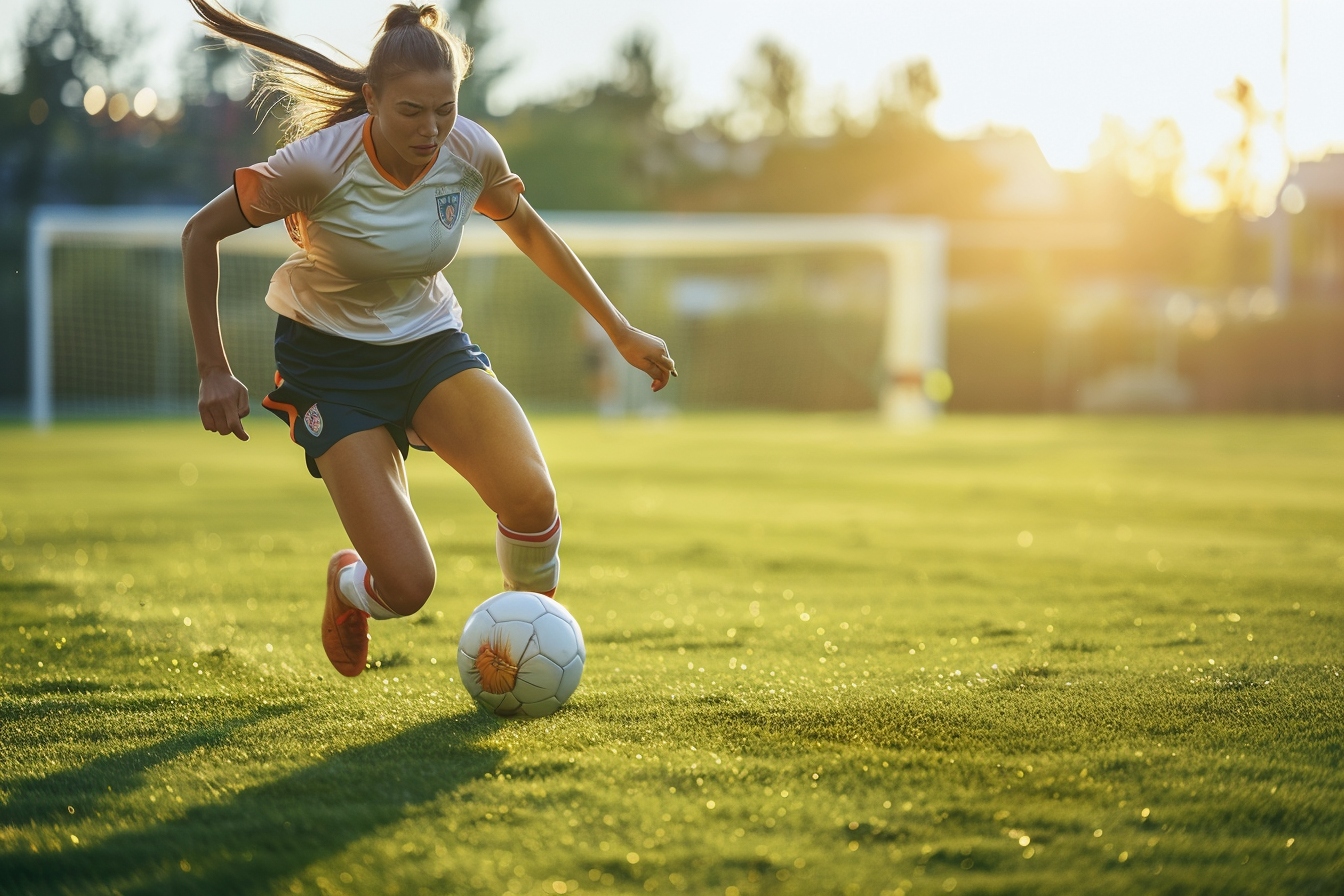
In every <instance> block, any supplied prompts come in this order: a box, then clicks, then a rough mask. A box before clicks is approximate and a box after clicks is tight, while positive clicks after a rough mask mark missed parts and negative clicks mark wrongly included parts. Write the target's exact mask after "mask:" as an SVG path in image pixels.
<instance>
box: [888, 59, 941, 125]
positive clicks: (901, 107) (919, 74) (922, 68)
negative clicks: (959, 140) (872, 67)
mask: <svg viewBox="0 0 1344 896" xmlns="http://www.w3.org/2000/svg"><path fill="white" fill-rule="evenodd" d="M941 95H942V94H941V91H940V88H939V87H938V77H937V76H936V75H935V74H934V72H933V64H932V63H931V62H929V60H927V59H914V60H911V61H910V62H907V63H906V64H905V65H904V66H902V67H901V68H899V69H897V70H896V71H895V72H893V73H892V77H891V79H890V81H889V82H888V85H887V89H886V90H885V91H884V92H883V94H882V98H881V103H882V108H883V109H884V110H886V111H887V112H890V113H895V114H898V115H908V116H910V117H911V118H913V119H915V120H916V121H918V122H920V123H922V124H923V125H924V126H926V127H928V126H930V124H929V111H930V110H931V109H932V107H933V104H934V103H935V102H937V101H938V97H939V96H941Z"/></svg>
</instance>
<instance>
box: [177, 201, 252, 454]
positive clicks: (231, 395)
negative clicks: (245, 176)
mask: <svg viewBox="0 0 1344 896" xmlns="http://www.w3.org/2000/svg"><path fill="white" fill-rule="evenodd" d="M251 226H252V225H251V224H249V223H248V221H247V219H246V218H244V217H243V212H242V209H241V208H239V206H238V200H237V198H236V197H235V195H234V192H233V187H229V188H228V189H227V190H225V191H224V192H223V193H220V194H219V195H218V196H216V197H215V198H214V199H212V200H210V202H209V204H208V205H206V206H205V208H203V209H201V210H200V211H198V212H197V213H196V214H194V215H192V216H191V220H190V221H188V222H187V226H186V229H184V230H183V231H182V271H183V275H184V276H185V278H186V287H187V314H188V316H189V317H190V318H191V338H192V341H193V342H194V343H195V345H196V370H197V371H198V372H199V373H200V376H201V391H200V398H199V400H198V402H197V409H198V410H199V411H200V413H201V423H202V425H204V426H205V428H206V429H208V430H210V431H211V432H217V433H219V434H220V435H222V436H224V435H228V434H229V433H233V434H234V435H235V436H237V437H238V438H239V439H241V440H243V441H244V442H246V441H247V439H248V435H247V430H245V429H243V423H242V418H243V417H246V416H247V415H248V411H249V408H248V404H247V387H246V386H244V385H243V384H242V383H241V382H239V380H238V379H237V377H235V376H234V375H233V371H232V370H231V369H230V368H229V359H228V356H227V355H225V353H224V339H223V337H222V336H221V335H220V332H219V242H220V240H222V239H224V238H225V237H227V236H232V235H233V234H235V233H241V232H243V231H244V230H247V229H248V228H250V227H251Z"/></svg>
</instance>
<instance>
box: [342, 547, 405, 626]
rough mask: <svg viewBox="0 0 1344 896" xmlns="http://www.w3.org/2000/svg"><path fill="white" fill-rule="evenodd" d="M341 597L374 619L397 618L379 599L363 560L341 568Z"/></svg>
mask: <svg viewBox="0 0 1344 896" xmlns="http://www.w3.org/2000/svg"><path fill="white" fill-rule="evenodd" d="M338 581H339V583H340V588H341V597H343V598H345V602H346V603H347V604H349V605H350V606H352V607H354V608H355V609H356V610H363V611H364V612H365V613H368V614H369V615H370V616H372V617H373V618H374V619H399V618H401V617H400V616H398V615H397V614H396V613H393V612H392V611H391V610H389V609H388V608H387V607H386V606H384V605H383V602H382V601H380V600H379V599H378V598H377V596H376V592H375V590H374V587H373V576H372V575H370V574H369V568H368V567H367V566H365V565H364V561H363V560H356V561H355V562H354V563H351V564H350V565H349V566H346V567H344V568H343V569H342V570H341V573H340V578H339V580H338Z"/></svg>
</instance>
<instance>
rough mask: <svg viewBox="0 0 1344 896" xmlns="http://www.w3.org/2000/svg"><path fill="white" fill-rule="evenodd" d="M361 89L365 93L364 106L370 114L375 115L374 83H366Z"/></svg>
mask: <svg viewBox="0 0 1344 896" xmlns="http://www.w3.org/2000/svg"><path fill="white" fill-rule="evenodd" d="M359 90H360V93H362V94H363V95H364V107H365V108H366V109H368V110H369V115H373V114H374V113H373V103H374V96H373V87H372V85H369V84H365V85H364V86H363V87H361V88H360V89H359Z"/></svg>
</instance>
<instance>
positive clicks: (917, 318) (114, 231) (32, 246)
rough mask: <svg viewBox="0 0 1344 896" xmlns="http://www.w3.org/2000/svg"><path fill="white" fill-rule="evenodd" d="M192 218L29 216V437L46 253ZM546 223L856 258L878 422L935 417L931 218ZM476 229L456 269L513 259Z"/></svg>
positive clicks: (47, 348) (938, 273)
mask: <svg viewBox="0 0 1344 896" xmlns="http://www.w3.org/2000/svg"><path fill="white" fill-rule="evenodd" d="M193 212H194V209H190V208H182V207H102V208H87V207H68V206H46V207H39V208H37V209H35V210H34V211H33V214H32V217H31V218H30V223H29V241H28V306H29V307H28V311H29V359H30V378H29V383H30V409H31V411H30V412H31V419H32V422H33V425H34V426H37V427H39V428H41V427H46V426H49V425H50V424H51V421H52V418H53V415H54V402H53V380H54V378H53V363H54V358H53V351H52V344H53V343H52V324H51V321H52V295H51V290H52V281H51V264H52V250H53V249H54V248H56V247H58V246H61V245H69V244H72V243H77V244H81V245H93V246H105V247H127V248H135V247H142V248H148V247H156V248H171V247H174V246H176V245H177V244H178V242H179V241H180V238H181V234H182V230H183V227H184V226H185V225H186V222H187V220H188V219H189V218H190V217H191V215H192V213H193ZM545 217H546V220H547V222H548V223H549V224H550V225H551V226H552V227H553V228H554V229H555V230H556V231H557V232H558V233H559V234H560V235H561V236H562V237H563V238H564V239H565V241H566V242H567V243H568V244H569V245H570V246H572V247H573V248H574V250H575V251H576V252H577V253H578V254H579V256H580V257H609V258H610V257H621V258H670V257H677V256H696V257H706V258H713V257H729V256H744V255H787V254H791V253H803V252H808V251H815V250H818V249H858V250H864V251H869V252H873V253H875V254H877V255H878V256H880V257H881V258H882V260H883V262H884V264H885V266H886V269H887V297H886V300H887V301H886V304H887V313H886V315H885V322H884V324H883V328H884V331H883V334H882V352H881V358H882V367H883V373H884V381H883V386H882V389H881V392H880V399H879V400H880V412H881V415H882V416H883V418H884V419H886V420H888V421H890V422H894V423H903V422H910V421H919V420H923V419H927V418H928V417H929V416H931V415H932V414H934V413H935V412H936V411H937V409H938V406H937V404H936V403H935V402H933V401H931V400H930V399H929V398H928V397H927V396H926V394H925V389H924V382H925V377H926V375H927V374H928V373H929V372H930V371H934V370H941V369H943V367H944V366H945V364H946V349H945V342H946V336H945V310H944V308H945V298H946V276H947V275H946V271H947V257H946V256H947V229H946V225H945V224H943V223H942V222H941V221H938V220H937V219H933V218H909V217H893V216H886V215H764V214H740V215H739V214H676V213H644V212H638V213H626V212H552V213H547V214H546V215H545ZM486 223H487V222H486V221H485V220H484V219H482V220H481V221H480V222H478V223H477V225H476V226H474V227H469V228H467V230H466V231H465V234H464V237H463V241H462V245H461V248H460V250H459V256H460V257H467V258H469V257H484V256H501V255H507V254H509V253H511V252H516V251H517V250H516V249H514V247H513V246H512V244H511V242H510V241H509V239H508V237H507V236H506V235H505V234H504V233H503V232H502V231H501V230H499V229H498V228H495V227H489V226H484V225H485V224H486ZM293 250H294V246H293V244H292V243H291V242H290V241H289V237H288V235H287V233H286V231H285V229H284V227H283V225H282V224H280V223H278V222H277V223H276V224H271V225H267V226H266V227H262V228H257V229H255V230H248V231H244V232H243V233H240V234H237V235H235V236H232V237H229V238H228V239H226V240H224V241H223V242H222V243H221V244H220V251H221V252H222V253H226V254H238V255H288V254H290V253H291V252H292V251H293Z"/></svg>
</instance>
